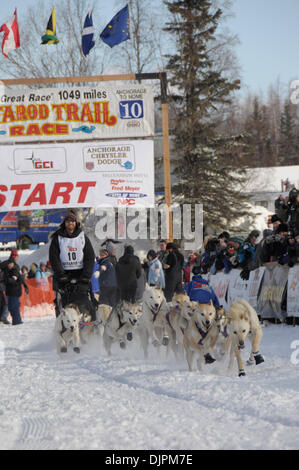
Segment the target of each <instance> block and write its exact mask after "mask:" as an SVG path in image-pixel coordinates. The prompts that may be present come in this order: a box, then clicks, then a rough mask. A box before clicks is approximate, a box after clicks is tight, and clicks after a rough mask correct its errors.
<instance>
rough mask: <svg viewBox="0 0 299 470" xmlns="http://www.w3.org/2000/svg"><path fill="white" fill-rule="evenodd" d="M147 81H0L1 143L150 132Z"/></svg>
mask: <svg viewBox="0 0 299 470" xmlns="http://www.w3.org/2000/svg"><path fill="white" fill-rule="evenodd" d="M154 131H155V128H154V97H153V91H152V87H151V86H149V85H147V86H146V85H124V84H122V85H114V86H111V85H110V86H107V85H105V84H101V85H100V86H99V85H97V86H94V87H86V86H85V87H65V88H41V89H38V90H28V89H26V90H24V89H23V90H22V89H19V88H18V89H17V91H16V89H14V90H11V89H7V88H5V87H3V86H2V87H0V145H1V143H11V144H13V143H18V142H38V141H58V140H64V141H68V140H72V141H73V140H87V139H114V138H133V137H152V136H154Z"/></svg>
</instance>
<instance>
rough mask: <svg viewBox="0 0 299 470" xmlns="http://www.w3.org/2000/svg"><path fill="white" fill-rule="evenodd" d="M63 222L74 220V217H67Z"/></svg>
mask: <svg viewBox="0 0 299 470" xmlns="http://www.w3.org/2000/svg"><path fill="white" fill-rule="evenodd" d="M65 222H76V219H75V218H74V217H67V218H66V219H65Z"/></svg>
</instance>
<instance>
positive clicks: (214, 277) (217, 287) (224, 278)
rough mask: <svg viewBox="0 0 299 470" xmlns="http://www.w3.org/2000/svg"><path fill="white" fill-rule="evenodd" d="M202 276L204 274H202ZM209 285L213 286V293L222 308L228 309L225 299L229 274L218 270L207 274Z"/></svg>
mask: <svg viewBox="0 0 299 470" xmlns="http://www.w3.org/2000/svg"><path fill="white" fill-rule="evenodd" d="M203 277H204V276H203ZM209 281H210V285H211V286H212V287H213V290H214V292H215V294H216V295H217V298H218V300H219V304H220V305H223V307H224V309H225V310H227V309H228V303H227V301H226V293H227V288H228V285H229V282H230V276H229V274H224V273H223V272H218V273H216V274H211V275H210V276H209Z"/></svg>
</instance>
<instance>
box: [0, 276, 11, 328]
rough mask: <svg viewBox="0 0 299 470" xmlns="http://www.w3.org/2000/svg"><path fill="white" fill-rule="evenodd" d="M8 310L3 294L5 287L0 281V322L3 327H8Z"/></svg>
mask: <svg viewBox="0 0 299 470" xmlns="http://www.w3.org/2000/svg"><path fill="white" fill-rule="evenodd" d="M8 315H9V310H8V305H7V297H6V294H5V285H4V283H3V282H2V281H1V282H0V322H1V323H4V324H5V325H10V321H9V320H8Z"/></svg>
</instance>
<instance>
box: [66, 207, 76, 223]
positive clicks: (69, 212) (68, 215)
mask: <svg viewBox="0 0 299 470" xmlns="http://www.w3.org/2000/svg"><path fill="white" fill-rule="evenodd" d="M68 218H71V219H75V221H76V222H78V219H77V214H76V212H75V211H74V210H73V209H68V210H67V212H66V214H65V217H64V221H66V220H67V219H68Z"/></svg>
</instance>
